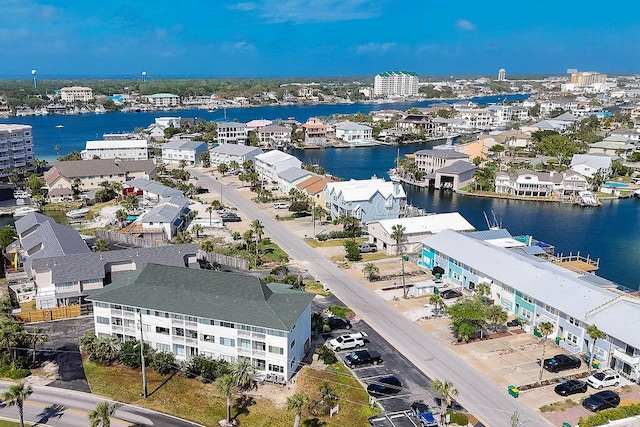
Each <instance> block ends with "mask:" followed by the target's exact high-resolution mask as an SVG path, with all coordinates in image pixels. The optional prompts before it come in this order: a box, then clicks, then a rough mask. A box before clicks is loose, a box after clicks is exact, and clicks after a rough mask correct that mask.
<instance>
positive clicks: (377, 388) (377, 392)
mask: <svg viewBox="0 0 640 427" xmlns="http://www.w3.org/2000/svg"><path fill="white" fill-rule="evenodd" d="M400 390H402V383H401V382H400V380H399V379H398V378H396V377H394V376H393V375H392V376H389V377H383V378H378V379H377V380H376V382H375V383H373V384H369V385H368V386H367V393H369V394H370V395H371V396H373V397H385V396H391V395H394V394H398V393H400Z"/></svg>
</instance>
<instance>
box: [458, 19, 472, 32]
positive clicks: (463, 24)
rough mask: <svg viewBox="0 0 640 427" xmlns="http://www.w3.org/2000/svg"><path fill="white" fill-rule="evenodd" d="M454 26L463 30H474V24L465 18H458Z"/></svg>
mask: <svg viewBox="0 0 640 427" xmlns="http://www.w3.org/2000/svg"><path fill="white" fill-rule="evenodd" d="M456 28H457V29H459V30H463V31H475V30H476V25H475V24H474V23H473V22H471V21H467V20H466V19H458V20H457V21H456Z"/></svg>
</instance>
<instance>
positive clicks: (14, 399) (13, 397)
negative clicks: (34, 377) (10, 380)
mask: <svg viewBox="0 0 640 427" xmlns="http://www.w3.org/2000/svg"><path fill="white" fill-rule="evenodd" d="M31 393H33V389H32V388H31V386H25V385H24V383H18V384H13V385H11V386H9V389H8V390H7V391H5V392H4V393H2V397H1V399H2V402H4V404H5V405H6V406H7V407H9V408H10V407H12V406H16V407H17V408H18V416H19V417H20V427H24V401H25V400H27V398H28V397H29V396H30V395H31Z"/></svg>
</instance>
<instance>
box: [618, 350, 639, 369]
mask: <svg viewBox="0 0 640 427" xmlns="http://www.w3.org/2000/svg"><path fill="white" fill-rule="evenodd" d="M613 357H615V358H616V359H618V360H620V361H622V362H624V363H626V364H628V365H631V366H634V367H635V366H638V365H640V355H638V356H629V355H628V354H627V353H626V352H625V351H624V350H623V349H621V348H614V349H613Z"/></svg>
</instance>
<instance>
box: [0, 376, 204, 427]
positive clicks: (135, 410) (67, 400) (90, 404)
mask: <svg viewBox="0 0 640 427" xmlns="http://www.w3.org/2000/svg"><path fill="white" fill-rule="evenodd" d="M11 384H12V383H9V382H6V381H0V394H1V393H3V392H5V391H6V390H7V389H8V388H9V385H11ZM104 401H108V400H107V399H104V398H100V397H97V396H93V395H91V394H88V393H81V392H77V391H68V390H62V389H58V388H53V387H33V394H32V395H31V396H29V398H28V399H27V400H26V401H25V404H24V417H25V420H26V421H28V422H31V423H38V424H39V425H41V424H46V425H49V426H56V427H57V426H60V427H86V426H87V425H89V419H88V413H89V412H90V411H92V410H94V409H95V407H96V405H97V404H98V403H99V402H104ZM0 416H2V417H7V418H14V419H18V410H17V409H16V408H15V407H12V408H7V407H6V406H4V405H3V406H2V407H1V408H0ZM112 420H113V421H114V422H112V423H111V425H112V426H114V427H116V426H130V425H136V426H159V427H198V426H200V424H195V423H191V422H188V421H183V420H180V419H178V418H174V417H171V416H168V415H164V414H161V413H159V412H155V411H151V410H148V409H144V408H140V407H137V406H131V405H126V404H123V403H118V404H117V410H116V414H115V416H114V417H113V418H112Z"/></svg>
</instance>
